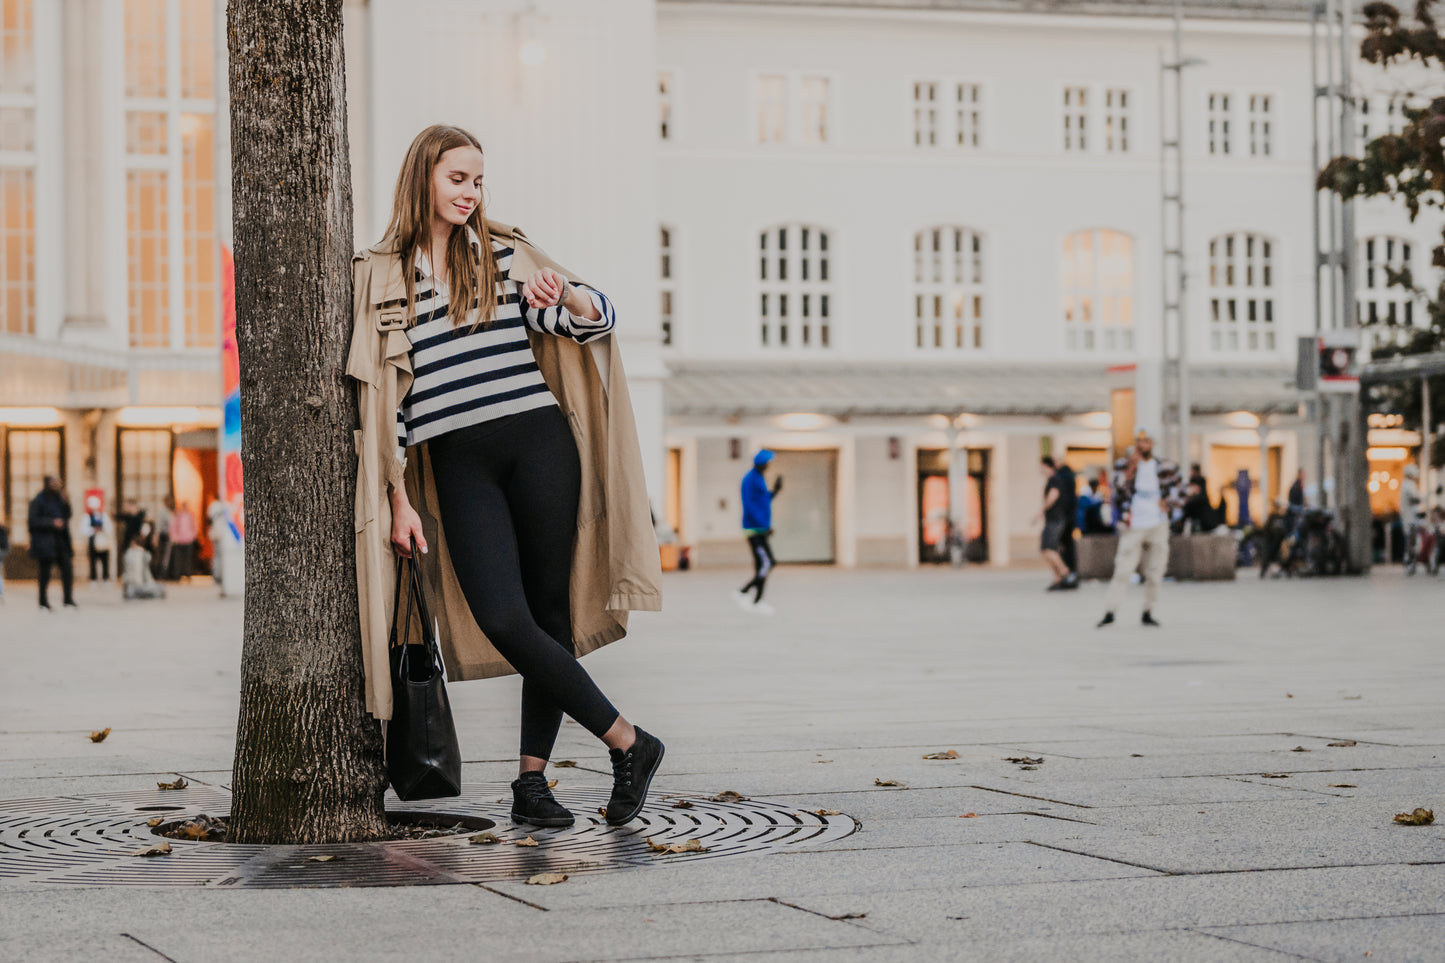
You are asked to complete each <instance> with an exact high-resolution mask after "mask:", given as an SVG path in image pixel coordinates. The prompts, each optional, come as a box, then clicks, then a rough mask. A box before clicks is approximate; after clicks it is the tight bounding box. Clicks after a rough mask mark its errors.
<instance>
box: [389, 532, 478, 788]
mask: <svg viewBox="0 0 1445 963" xmlns="http://www.w3.org/2000/svg"><path fill="white" fill-rule="evenodd" d="M411 554H412V560H411V561H407V560H406V559H397V567H396V599H395V601H394V602H393V603H392V613H391V649H390V652H391V693H392V695H391V704H392V708H391V721H390V722H389V723H387V727H386V775H387V778H388V780H389V781H390V782H391V788H392V789H394V790H395V791H396V794H397V796H398V797H400V798H401V799H405V800H412V799H435V798H437V797H439V796H456V795H459V794H460V793H461V791H462V753H461V750H460V749H459V748H458V746H457V729H456V726H455V725H454V724H453V723H452V707H451V703H450V702H448V701H447V687H446V681H445V678H444V674H443V672H442V652H441V642H440V640H438V639H437V635H436V626H435V623H433V622H432V620H431V613H430V612H429V611H428V609H427V604H426V594H425V593H424V592H423V591H422V587H421V574H420V572H419V571H418V565H417V563H416V561H415V559H416V558H417V548H416V542H415V541H414V540H413V542H412V543H411ZM403 569H407V570H408V571H409V574H410V578H409V579H408V586H407V593H406V595H407V603H406V611H405V612H403V611H402V606H401V593H402V588H401V586H402V575H403V571H402V570H403ZM413 605H415V606H416V608H417V612H418V614H419V615H420V616H421V636H422V637H421V640H420V641H418V642H413V641H412V640H411V614H412V606H413Z"/></svg>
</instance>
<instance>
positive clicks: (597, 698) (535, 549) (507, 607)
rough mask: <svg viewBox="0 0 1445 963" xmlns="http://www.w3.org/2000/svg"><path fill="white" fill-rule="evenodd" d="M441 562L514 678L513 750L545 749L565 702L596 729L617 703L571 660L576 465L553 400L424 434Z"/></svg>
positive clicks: (610, 718)
mask: <svg viewBox="0 0 1445 963" xmlns="http://www.w3.org/2000/svg"><path fill="white" fill-rule="evenodd" d="M430 450H431V464H432V471H433V473H434V475H435V479H436V489H437V501H438V505H437V507H438V509H439V510H440V515H441V523H442V529H443V531H444V532H445V534H446V539H447V550H448V552H449V553H450V554H451V560H452V567H453V568H454V569H455V570H456V573H457V579H458V580H459V581H460V582H461V585H462V592H463V593H464V594H465V595H466V598H467V605H468V607H470V608H471V610H472V616H473V617H474V618H476V620H477V625H479V626H480V627H481V629H482V631H483V632H485V633H486V635H487V639H488V640H489V641H490V642H491V643H492V645H493V646H494V647H495V648H496V649H497V651H498V652H500V653H501V654H502V657H503V658H505V659H506V660H507V661H508V662H510V663H511V665H512V668H514V669H516V670H517V671H518V672H519V673H521V676H522V755H524V756H535V757H537V758H539V759H548V758H550V757H551V755H552V746H553V744H554V743H555V742H556V741H557V730H558V728H559V727H560V726H561V725H562V713H563V712H566V713H567V714H568V715H569V716H571V717H572V718H573V719H576V720H577V721H578V722H579V723H581V724H582V725H583V726H584V727H586V728H587V730H588V731H589V732H591V733H592V734H593V735H594V736H597V737H598V738H601V737H602V734H603V733H605V732H606V731H607V730H608V729H610V728H612V724H613V723H614V722H616V721H617V718H618V712H617V710H616V709H614V708H613V707H612V703H611V702H608V701H607V697H606V696H604V695H603V694H602V691H601V690H600V689H598V688H597V684H596V683H595V682H593V681H592V678H591V677H590V676H589V675H588V674H587V670H585V669H583V668H582V666H581V665H580V664H579V663H578V662H577V658H576V656H575V655H574V649H573V646H572V612H571V605H570V600H569V598H568V582H569V581H570V579H571V570H572V543H573V541H574V539H575V538H576V537H577V498H578V493H579V492H580V490H581V485H582V467H581V462H580V460H579V458H578V455H577V443H576V441H575V440H574V439H573V438H572V430H571V428H569V427H568V425H567V419H566V418H565V417H563V415H562V412H561V410H560V409H558V408H556V407H547V408H538V409H536V410H533V411H525V412H522V413H521V414H517V415H507V416H504V417H502V418H497V419H494V420H492V421H485V422H482V423H481V424H479V425H473V426H471V427H469V428H460V429H458V430H456V431H450V432H447V433H446V434H444V435H442V436H440V437H439V438H437V439H435V440H434V441H432V442H431V444H430Z"/></svg>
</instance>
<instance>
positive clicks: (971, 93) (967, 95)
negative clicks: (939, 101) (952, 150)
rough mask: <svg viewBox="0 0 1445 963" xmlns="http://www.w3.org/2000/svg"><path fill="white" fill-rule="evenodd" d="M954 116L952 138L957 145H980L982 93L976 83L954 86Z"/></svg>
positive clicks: (981, 136)
mask: <svg viewBox="0 0 1445 963" xmlns="http://www.w3.org/2000/svg"><path fill="white" fill-rule="evenodd" d="M954 118H955V129H954V139H955V142H956V143H957V144H958V146H959V147H969V148H977V147H978V146H980V143H981V141H982V139H983V94H982V91H981V90H980V89H979V85H978V84H956V85H955V86H954Z"/></svg>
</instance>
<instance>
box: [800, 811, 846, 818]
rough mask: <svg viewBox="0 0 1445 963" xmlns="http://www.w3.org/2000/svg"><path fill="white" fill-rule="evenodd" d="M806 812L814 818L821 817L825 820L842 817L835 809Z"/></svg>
mask: <svg viewBox="0 0 1445 963" xmlns="http://www.w3.org/2000/svg"><path fill="white" fill-rule="evenodd" d="M808 812H810V813H812V814H813V815H814V816H821V817H823V818H824V819H827V818H828V817H829V816H841V815H843V814H842V813H841V812H840V811H838V810H836V809H810V810H808Z"/></svg>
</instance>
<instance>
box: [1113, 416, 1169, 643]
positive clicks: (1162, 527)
mask: <svg viewBox="0 0 1445 963" xmlns="http://www.w3.org/2000/svg"><path fill="white" fill-rule="evenodd" d="M1178 486H1179V470H1178V469H1177V468H1175V467H1174V466H1173V465H1170V464H1165V463H1161V462H1160V461H1159V459H1157V458H1155V457H1154V439H1153V438H1151V437H1150V436H1149V433H1148V432H1146V431H1143V430H1140V432H1139V435H1138V437H1137V438H1136V439H1135V441H1134V454H1133V456H1132V457H1131V458H1130V459H1129V464H1128V467H1127V468H1126V469H1125V470H1124V473H1123V477H1122V484H1119V485H1117V486H1116V488H1115V495H1114V499H1115V504H1114V508H1115V514H1116V517H1117V518H1118V528H1119V550H1118V553H1117V554H1116V555H1115V556H1114V578H1113V580H1112V581H1110V583H1109V594H1108V596H1107V598H1106V599H1105V602H1104V604H1105V612H1104V617H1103V618H1102V619H1100V620H1099V627H1100V628H1102V627H1104V626H1106V625H1109V624H1110V623H1112V622H1113V621H1114V611H1115V610H1116V609H1117V608H1118V607H1119V603H1120V602H1122V601H1124V589H1126V588H1127V587H1128V585H1129V580H1130V579H1131V578H1132V577H1133V575H1134V571H1135V569H1137V568H1139V563H1140V560H1141V558H1142V560H1143V563H1144V567H1143V570H1142V572H1143V575H1144V615H1143V618H1142V619H1141V621H1142V622H1143V624H1144V625H1155V626H1157V625H1158V624H1159V622H1158V621H1157V620H1156V619H1155V618H1154V606H1155V605H1156V604H1157V603H1158V601H1159V584H1160V583H1161V582H1163V581H1164V572H1165V570H1166V569H1167V568H1168V567H1169V513H1170V511H1171V510H1172V508H1173V505H1174V503H1175V502H1177V501H1178V493H1177V489H1178Z"/></svg>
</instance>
